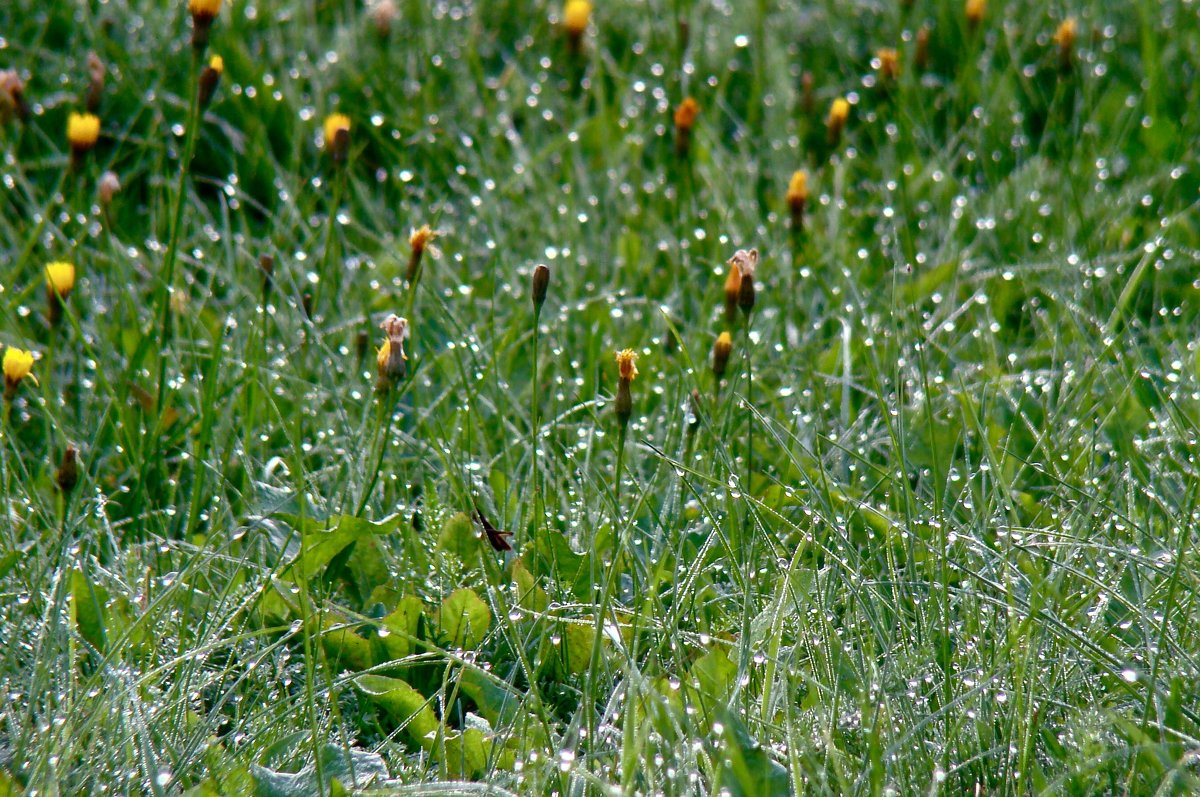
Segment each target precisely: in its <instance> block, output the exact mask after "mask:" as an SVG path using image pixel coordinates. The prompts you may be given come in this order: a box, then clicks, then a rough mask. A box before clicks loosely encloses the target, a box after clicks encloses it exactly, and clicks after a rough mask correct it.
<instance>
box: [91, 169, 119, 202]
mask: <svg viewBox="0 0 1200 797" xmlns="http://www.w3.org/2000/svg"><path fill="white" fill-rule="evenodd" d="M120 191H121V178H119V177H117V175H116V172H105V173H104V174H102V175H100V180H99V181H98V182H97V183H96V193H97V194H99V195H100V204H101V205H102V206H104V207H108V206H109V205H111V204H112V201H113V197H115V196H116V195H117V194H118V193H120Z"/></svg>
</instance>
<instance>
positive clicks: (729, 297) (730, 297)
mask: <svg viewBox="0 0 1200 797" xmlns="http://www.w3.org/2000/svg"><path fill="white" fill-rule="evenodd" d="M741 291H742V269H741V268H740V267H739V266H738V264H737V263H735V262H733V261H732V260H731V261H729V274H728V275H727V276H726V277H725V320H726V321H727V322H728V323H730V324H732V323H734V322H735V321H736V320H737V307H738V294H739V293H741Z"/></svg>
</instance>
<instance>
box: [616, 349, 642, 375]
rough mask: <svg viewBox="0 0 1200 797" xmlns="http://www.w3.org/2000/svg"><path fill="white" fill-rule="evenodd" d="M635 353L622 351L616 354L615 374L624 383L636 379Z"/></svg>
mask: <svg viewBox="0 0 1200 797" xmlns="http://www.w3.org/2000/svg"><path fill="white" fill-rule="evenodd" d="M637 357H638V356H637V352H636V351H634V350H633V349H624V350H622V351H619V352H617V373H618V374H619V375H620V377H621V379H622V380H623V381H625V382H632V381H633V380H634V379H636V378H637V375H638V369H637Z"/></svg>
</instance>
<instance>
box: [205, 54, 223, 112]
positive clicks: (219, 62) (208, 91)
mask: <svg viewBox="0 0 1200 797" xmlns="http://www.w3.org/2000/svg"><path fill="white" fill-rule="evenodd" d="M224 73H225V59H224V58H222V57H221V56H219V55H214V56H213V57H212V58H210V59H209V60H208V65H207V66H205V67H204V69H203V70H201V71H200V88H199V92H200V96H199V101H200V107H201V108H202V109H203V108H207V107H208V104H209V103H210V102H211V101H212V98H213V94H214V93H215V92H216V90H217V83H219V82H220V81H221V75H223V74H224Z"/></svg>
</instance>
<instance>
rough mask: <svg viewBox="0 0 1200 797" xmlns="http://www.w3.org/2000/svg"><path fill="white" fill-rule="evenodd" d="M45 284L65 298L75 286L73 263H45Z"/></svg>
mask: <svg viewBox="0 0 1200 797" xmlns="http://www.w3.org/2000/svg"><path fill="white" fill-rule="evenodd" d="M46 284H47V285H48V286H49V288H50V290H52V291H54V293H55V294H57V295H58V296H60V297H62V298H63V299H65V298H67V296H68V295H70V293H71V290H72V289H73V288H74V287H75V264H74V263H67V262H64V261H56V262H54V263H47V264H46Z"/></svg>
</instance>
